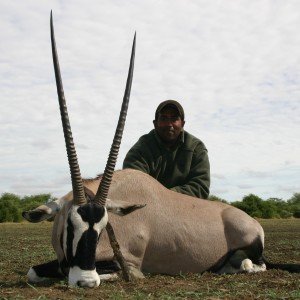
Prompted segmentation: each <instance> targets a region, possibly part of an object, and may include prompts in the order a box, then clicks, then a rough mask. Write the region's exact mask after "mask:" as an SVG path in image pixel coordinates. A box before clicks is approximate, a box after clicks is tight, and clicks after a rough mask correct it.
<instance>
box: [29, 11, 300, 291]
mask: <svg viewBox="0 0 300 300" xmlns="http://www.w3.org/2000/svg"><path fill="white" fill-rule="evenodd" d="M50 24H51V41H52V53H53V62H54V69H55V77H56V84H57V93H58V99H59V105H60V112H61V119H62V126H63V131H64V136H65V143H66V149H67V155H68V160H69V166H70V173H71V180H72V191H71V192H69V193H67V194H66V195H65V196H63V197H62V198H60V199H58V200H55V201H52V202H49V203H46V204H45V205H42V206H39V207H37V208H36V209H34V210H31V211H27V212H23V216H24V218H26V219H27V220H28V221H30V222H40V221H43V220H46V219H48V218H50V217H53V216H55V220H54V224H53V231H52V245H53V247H54V250H55V252H56V255H57V260H55V261H52V262H48V263H44V264H41V265H37V266H33V267H32V268H31V269H30V270H29V272H28V274H27V275H28V278H29V280H30V281H31V282H40V281H44V280H47V279H49V278H54V277H62V276H64V277H65V276H66V277H68V283H69V285H79V286H86V287H96V286H98V285H99V284H100V279H101V280H102V279H103V280H105V279H112V278H115V277H116V276H117V275H116V273H117V272H118V271H119V270H120V265H119V264H118V262H117V261H116V257H115V255H114V252H113V250H112V248H111V245H110V242H109V236H108V234H107V231H106V230H104V229H105V228H106V226H107V223H108V220H109V223H110V224H111V225H112V227H113V229H114V232H115V235H116V238H117V241H118V242H119V246H120V250H121V253H122V254H123V257H124V259H125V262H126V264H127V266H128V270H129V274H130V276H131V277H132V278H143V277H144V275H143V272H146V273H152V274H153V273H161V274H171V275H175V274H179V273H186V272H193V273H202V272H205V271H211V272H217V273H237V272H248V273H251V272H261V271H265V270H266V269H267V268H279V269H284V270H287V271H289V272H300V264H271V263H268V262H267V261H266V260H265V258H264V257H263V249H264V231H263V229H262V227H261V225H260V224H259V223H258V222H257V221H256V220H255V219H253V218H251V217H250V216H249V215H247V214H246V213H244V212H243V211H241V210H239V209H237V208H235V207H233V206H231V205H228V204H224V203H221V202H213V201H208V200H202V199H198V198H193V197H191V196H187V195H183V194H179V193H176V192H173V191H170V190H168V189H167V188H165V187H164V186H162V185H161V184H160V183H159V182H157V181H156V180H155V179H154V178H152V177H150V176H149V175H147V174H145V173H142V172H140V171H137V170H130V169H125V170H119V171H115V172H114V167H115V163H116V159H117V155H118V150H119V147H120V143H121V137H122V132H123V128H124V124H125V118H126V113H127V107H128V102H129V95H130V90H131V82H132V75H133V65H134V55H135V39H136V37H134V41H133V46H132V53H131V60H130V66H129V72H128V78H127V84H126V89H125V93H124V98H123V103H122V109H121V112H120V117H119V121H118V125H117V129H116V133H115V137H114V140H113V143H112V147H111V151H110V154H109V158H108V161H107V164H106V168H105V171H104V174H103V175H102V176H98V177H97V178H95V179H82V177H81V175H80V169H79V165H78V161H77V156H76V151H75V146H74V142H73V137H72V132H71V127H70V123H69V118H68V113H67V106H66V102H65V98H64V91H63V86H62V80H61V75H60V69H59V63H58V58H57V50H56V44H55V38H54V30H53V22H52V13H51V21H50ZM120 216H122V217H120ZM99 274H100V275H99Z"/></svg>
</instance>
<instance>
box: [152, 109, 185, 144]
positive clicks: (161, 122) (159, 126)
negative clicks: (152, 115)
mask: <svg viewBox="0 0 300 300" xmlns="http://www.w3.org/2000/svg"><path fill="white" fill-rule="evenodd" d="M184 123H185V122H184V121H183V120H181V117H180V116H179V113H178V111H177V109H176V108H175V107H172V106H167V107H165V108H163V109H162V110H161V111H160V113H159V114H158V117H157V120H154V121H153V124H154V127H155V129H156V132H157V133H158V135H159V136H160V138H161V139H162V141H163V142H164V143H166V145H167V146H169V147H170V146H172V145H174V144H175V142H176V141H177V139H178V136H179V135H180V133H181V131H182V129H183V126H184Z"/></svg>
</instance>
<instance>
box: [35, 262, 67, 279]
mask: <svg viewBox="0 0 300 300" xmlns="http://www.w3.org/2000/svg"><path fill="white" fill-rule="evenodd" d="M32 269H33V270H34V271H35V273H36V275H37V276H39V277H46V278H63V277H64V275H62V273H61V272H60V267H59V263H58V261H57V260H53V261H50V262H48V263H45V264H41V265H37V266H34V267H32Z"/></svg>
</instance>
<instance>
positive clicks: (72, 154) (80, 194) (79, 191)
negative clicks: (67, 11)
mask: <svg viewBox="0 0 300 300" xmlns="http://www.w3.org/2000/svg"><path fill="white" fill-rule="evenodd" d="M50 28H51V45H52V56H53V65H54V72H55V79H56V87H57V95H58V102H59V108H60V114H61V121H62V127H63V130H64V136H65V142H66V149H67V154H68V160H69V166H70V173H71V179H72V187H73V197H74V203H75V204H77V205H83V204H85V203H86V199H85V194H84V189H83V183H82V178H81V174H80V169H79V165H78V161H77V155H76V150H75V145H74V141H73V137H72V131H71V125H70V121H69V116H68V110H67V104H66V99H65V96H64V89H63V85H62V80H61V73H60V68H59V62H58V56H57V50H56V43H55V37H54V29H53V21H52V11H51V17H50Z"/></svg>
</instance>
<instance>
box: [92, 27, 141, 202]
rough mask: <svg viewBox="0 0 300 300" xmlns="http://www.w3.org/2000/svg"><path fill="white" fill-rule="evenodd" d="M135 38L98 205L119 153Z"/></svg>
mask: <svg viewBox="0 0 300 300" xmlns="http://www.w3.org/2000/svg"><path fill="white" fill-rule="evenodd" d="M135 40H136V33H135V34H134V39H133V44H132V51H131V58H130V66H129V71H128V76H127V82H126V88H125V93H124V97H123V103H122V108H121V111H120V116H119V121H118V125H117V128H116V132H115V136H114V139H113V143H112V145H111V148H110V153H109V156H108V159H107V163H106V167H105V171H104V174H103V176H102V180H101V183H100V185H99V188H98V191H97V194H96V196H95V202H96V203H98V204H99V205H102V206H105V203H106V198H107V195H108V190H109V186H110V183H111V180H112V175H113V172H114V169H115V165H116V162H117V157H118V153H119V148H120V144H121V140H122V135H123V130H124V126H125V120H126V115H127V109H128V103H129V98H130V91H131V84H132V76H133V67H134V56H135Z"/></svg>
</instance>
